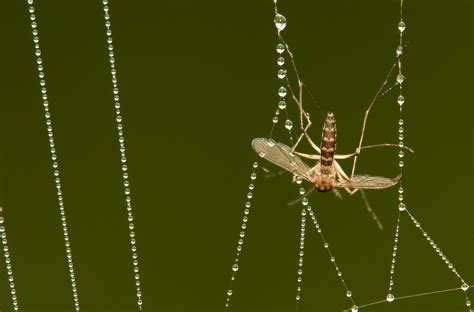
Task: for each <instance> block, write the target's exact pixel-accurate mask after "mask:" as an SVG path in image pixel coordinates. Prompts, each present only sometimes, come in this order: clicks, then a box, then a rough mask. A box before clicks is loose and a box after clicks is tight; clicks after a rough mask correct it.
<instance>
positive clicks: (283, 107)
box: [278, 100, 286, 109]
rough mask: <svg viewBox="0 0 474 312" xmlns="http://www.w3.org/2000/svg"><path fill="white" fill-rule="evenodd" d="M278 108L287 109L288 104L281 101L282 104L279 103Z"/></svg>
mask: <svg viewBox="0 0 474 312" xmlns="http://www.w3.org/2000/svg"><path fill="white" fill-rule="evenodd" d="M278 108H280V109H285V108H286V102H285V101H284V100H281V101H280V102H278Z"/></svg>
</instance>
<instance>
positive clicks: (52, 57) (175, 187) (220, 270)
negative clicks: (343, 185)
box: [0, 0, 474, 312]
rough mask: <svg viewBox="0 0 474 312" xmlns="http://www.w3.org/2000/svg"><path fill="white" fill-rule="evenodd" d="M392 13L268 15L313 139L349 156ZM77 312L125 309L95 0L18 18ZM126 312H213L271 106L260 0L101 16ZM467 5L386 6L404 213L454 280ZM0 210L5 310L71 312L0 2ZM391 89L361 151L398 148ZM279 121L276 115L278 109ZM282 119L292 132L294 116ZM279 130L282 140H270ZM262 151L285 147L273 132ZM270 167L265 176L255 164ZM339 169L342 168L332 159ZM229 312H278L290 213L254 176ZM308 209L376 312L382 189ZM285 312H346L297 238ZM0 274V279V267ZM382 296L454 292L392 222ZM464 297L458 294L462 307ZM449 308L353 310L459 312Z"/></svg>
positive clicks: (325, 264) (450, 304)
mask: <svg viewBox="0 0 474 312" xmlns="http://www.w3.org/2000/svg"><path fill="white" fill-rule="evenodd" d="M398 5H399V3H398V1H377V0H373V1H348V0H346V1H299V2H294V1H281V4H280V11H281V13H282V14H284V15H285V16H286V17H287V19H288V27H287V29H286V30H285V31H284V35H285V37H286V38H287V40H288V42H289V44H290V46H291V47H292V49H293V51H294V53H295V55H296V61H297V63H298V65H299V69H300V74H301V75H302V77H303V80H304V81H305V82H306V83H307V85H308V86H309V88H310V90H311V91H312V93H313V94H314V95H315V97H316V98H317V100H318V104H317V105H316V104H314V103H313V102H311V101H310V100H309V97H306V99H307V101H306V107H307V108H308V111H309V112H310V113H311V114H312V116H313V121H314V123H315V125H314V127H313V128H312V129H311V134H312V136H314V137H315V138H319V136H320V129H321V122H322V119H321V117H320V116H321V114H320V112H322V113H323V114H325V113H326V112H327V110H329V109H331V110H332V111H333V112H334V113H335V116H336V119H337V121H338V130H339V132H338V135H339V136H338V149H339V151H340V152H342V153H346V152H351V151H352V150H353V149H354V147H355V145H356V142H357V140H358V135H359V131H360V126H361V123H362V116H363V112H364V110H365V109H366V107H367V105H368V103H369V102H370V99H371V98H372V96H373V95H374V94H375V92H376V90H377V88H378V86H379V84H380V83H381V82H382V80H383V78H384V76H385V73H386V71H387V69H388V68H389V66H390V65H391V64H392V62H393V59H394V55H395V48H396V46H397V42H398V30H397V28H396V25H397V23H398V19H399V16H398ZM35 7H36V16H37V21H38V25H39V31H40V38H41V47H42V51H43V53H44V54H43V60H44V65H45V71H46V75H47V76H46V80H47V87H48V92H49V98H50V108H51V112H52V119H53V126H54V130H55V139H56V146H57V153H58V155H59V163H60V166H61V169H62V184H63V192H64V199H65V205H66V210H67V216H68V220H69V227H70V236H71V240H72V247H73V256H74V262H75V265H76V277H77V282H78V286H79V296H80V302H81V307H82V311H135V310H136V308H135V294H134V285H133V283H132V273H131V267H130V254H129V243H128V239H127V237H128V234H127V232H128V229H127V222H126V210H125V205H124V200H123V195H122V185H121V176H120V174H121V172H120V169H119V166H120V161H119V153H118V142H117V140H116V130H115V120H114V109H113V102H112V87H111V82H110V73H109V65H108V59H107V54H106V53H107V51H106V46H105V35H104V22H103V12H102V4H101V1H98V0H97V1H90V0H87V1H74V2H72V1H57V0H56V1H45V0H44V1H40V0H38V1H37V2H36V3H35ZM110 8H111V11H110V13H111V17H112V18H111V21H112V30H113V31H114V34H113V38H114V42H115V49H116V50H115V52H116V60H117V63H116V64H117V68H118V78H119V87H120V92H121V103H122V111H123V115H124V125H125V137H126V146H127V154H128V162H129V172H130V178H131V189H132V194H133V201H134V207H135V219H136V220H135V224H136V232H137V239H138V250H139V257H140V260H141V267H140V268H141V275H142V288H143V293H144V310H145V311H170V312H171V311H223V310H224V309H223V307H224V302H225V292H226V290H227V288H228V285H229V278H230V274H231V265H232V262H233V258H234V254H235V248H236V241H237V238H238V232H239V227H240V224H241V217H242V211H243V203H244V202H245V194H246V193H247V184H248V183H249V174H250V172H251V163H252V162H253V160H254V158H255V155H254V153H253V151H252V150H251V148H250V141H251V139H252V138H254V137H262V136H267V135H268V132H269V129H270V126H271V118H272V116H273V113H274V110H275V108H276V104H277V100H278V96H277V94H276V90H277V88H278V86H279V82H278V81H277V79H276V71H277V65H276V57H277V54H276V52H275V45H276V43H277V39H276V31H275V28H274V25H273V5H272V1H270V0H266V1H250V0H248V1H189V0H181V1H175V0H168V1H164V0H162V1H111V3H110ZM472 17H473V4H472V1H469V0H457V1H449V2H446V1H427V0H424V1H405V21H406V23H407V29H406V32H405V35H406V39H407V40H408V41H409V46H408V48H407V50H406V53H405V54H404V60H403V66H404V72H405V75H406V77H407V80H406V83H405V85H404V86H405V91H404V94H405V96H406V99H407V100H406V103H405V105H404V107H405V109H404V119H405V129H406V133H405V134H406V140H405V142H406V144H407V145H409V146H411V147H412V148H414V149H415V150H416V153H415V154H414V155H408V156H407V157H406V158H405V162H406V167H405V170H404V172H405V186H406V187H405V189H406V193H405V198H406V203H407V206H408V207H409V209H410V211H411V212H412V213H413V214H414V215H415V216H416V217H417V218H418V219H419V221H420V222H421V223H422V225H423V227H424V229H426V230H427V231H428V232H429V233H430V235H431V236H432V237H433V238H434V239H435V241H436V242H437V243H438V244H439V246H440V247H441V249H442V250H443V251H444V252H445V254H446V255H448V257H449V259H450V260H451V261H452V262H453V263H454V264H455V266H456V268H457V269H458V271H459V272H460V273H461V274H462V275H463V277H464V278H465V280H466V281H467V282H470V283H473V233H474V232H473V214H472V208H473V125H472V120H473V112H472V105H473V93H472V88H473V55H474V54H473V52H474V51H473V22H472V21H473V19H472ZM0 26H1V27H0V29H1V30H0V38H1V40H2V41H1V42H2V44H1V49H0V65H1V67H0V68H1V74H0V94H1V97H0V138H1V141H0V203H1V205H2V206H3V207H4V216H5V218H6V224H5V225H6V227H7V231H8V238H9V247H10V250H11V257H12V261H13V268H14V274H15V278H16V285H17V291H18V299H19V304H20V308H21V311H25V312H26V311H72V296H71V292H70V287H69V284H68V276H67V270H66V261H65V255H64V250H63V241H62V239H63V238H62V232H61V227H60V222H59V214H58V208H57V205H56V198H55V187H54V183H53V176H52V170H51V161H50V159H49V150H48V144H47V135H46V129H45V125H44V117H43V107H42V105H41V102H40V92H39V84H38V79H37V78H36V68H35V64H34V58H33V51H32V42H31V30H30V26H29V23H28V15H27V6H26V1H13V0H4V1H1V2H0ZM396 93H397V92H396V91H395V92H392V93H390V94H388V95H386V96H385V97H384V98H383V99H382V100H381V101H380V102H378V103H377V105H376V107H375V109H374V111H373V114H372V115H371V116H370V120H369V124H368V128H367V133H366V134H367V135H366V140H365V142H366V143H367V144H369V143H372V144H373V143H382V142H392V143H395V142H397V135H398V133H397V128H398V125H397V121H398V104H396V101H395V99H396ZM289 109H290V114H292V116H294V114H295V107H294V105H289ZM293 120H295V121H296V119H293ZM279 127H281V123H280V124H279ZM275 137H276V138H277V139H281V140H283V141H285V142H287V136H286V134H285V133H284V132H283V131H281V130H278V131H277V132H276V133H275ZM396 153H397V152H396V151H395V150H393V149H386V150H384V149H379V150H372V151H367V152H365V151H364V153H363V155H362V157H361V158H360V162H359V165H360V166H359V167H358V172H360V173H372V174H377V175H385V176H395V175H396V174H397V172H398V167H397V166H396V162H397V157H396ZM260 163H261V164H262V165H264V166H265V167H267V168H268V169H271V170H275V171H276V170H277V169H275V168H274V167H272V166H270V165H268V164H264V162H263V161H261V162H260ZM342 165H343V167H344V168H346V169H347V170H349V167H350V164H349V163H348V162H342ZM258 173H259V178H258V179H257V181H256V190H255V192H254V193H255V197H254V205H253V207H252V211H251V214H250V220H249V223H248V229H247V236H246V241H245V246H244V252H243V254H242V257H241V259H240V270H239V272H238V274H237V281H236V282H235V286H234V295H233V298H232V307H231V311H235V312H237V311H246V312H250V311H259V312H263V311H294V308H295V299H294V298H295V291H296V269H297V249H298V240H299V223H300V221H299V211H300V207H298V206H294V207H288V206H287V205H286V203H287V202H288V201H290V200H292V199H294V198H295V197H296V195H297V194H296V193H297V192H296V187H295V186H294V185H292V184H291V182H290V181H291V180H290V176H289V175H283V176H280V177H278V178H274V179H263V178H262V172H261V171H258ZM368 196H369V199H370V201H371V203H372V206H373V207H374V209H376V211H377V213H378V214H379V217H380V218H381V220H382V222H383V223H384V225H385V228H386V229H385V230H384V231H379V230H378V229H377V228H376V226H375V224H374V223H373V222H372V220H371V219H370V217H369V215H368V214H367V212H366V210H365V208H364V206H363V203H362V200H361V199H360V195H358V194H356V195H354V196H353V198H348V197H347V196H345V198H344V199H343V200H337V199H336V198H334V196H332V195H331V194H320V193H318V194H314V195H313V196H312V197H311V198H310V200H311V203H312V206H313V208H314V209H315V210H316V211H317V214H318V217H319V219H320V220H319V221H320V223H321V225H322V227H323V230H324V234H325V235H326V238H327V240H328V241H329V242H330V244H331V246H332V250H333V252H334V253H335V255H336V259H337V262H338V265H339V266H340V268H341V270H342V271H343V272H344V276H345V279H346V282H347V283H348V285H349V288H350V289H351V290H352V292H353V293H354V299H355V301H356V303H358V304H363V303H367V302H371V301H376V300H382V299H383V298H385V296H386V294H387V288H388V276H389V275H388V271H389V265H390V261H391V250H392V240H393V233H394V227H395V222H396V217H397V214H398V210H397V192H396V188H392V189H389V190H384V191H373V192H368ZM305 250H306V256H305V257H306V258H305V267H304V269H305V273H304V282H303V292H302V295H303V301H302V311H340V310H341V309H343V308H348V307H349V306H350V302H349V300H348V299H347V298H346V297H345V295H344V290H343V288H342V286H341V284H340V282H339V280H338V278H337V276H336V274H335V271H334V269H333V267H332V264H331V263H330V262H329V260H328V258H327V255H326V253H325V250H324V248H322V244H321V241H320V238H319V237H318V236H317V233H316V231H315V230H314V228H313V227H311V226H309V224H308V227H307V240H306V248H305ZM2 268H4V264H3V261H2ZM395 283H396V284H395V290H394V292H393V293H394V294H395V296H402V295H408V294H414V293H420V292H426V291H434V290H439V289H446V288H455V287H459V286H460V282H459V280H458V279H456V278H455V277H454V275H453V274H452V273H451V272H450V271H449V270H448V268H447V267H446V265H444V263H442V261H441V260H440V259H439V257H438V256H437V255H436V254H435V253H434V251H433V249H432V248H431V247H429V245H428V244H427V242H426V241H425V240H424V239H423V237H422V235H421V233H420V232H419V231H418V230H417V229H416V228H415V227H414V226H413V224H412V223H411V222H410V221H409V219H408V218H407V216H406V215H403V219H402V224H401V234H400V246H399V258H398V262H397V268H396V274H395ZM470 295H471V297H473V292H472V290H471V291H470ZM0 309H2V311H11V303H10V299H9V296H8V284H7V276H6V273H5V270H4V269H2V271H1V274H0ZM465 310H466V308H465V305H464V297H463V294H462V292H461V291H456V292H451V293H445V294H439V295H433V296H427V297H420V298H415V299H407V300H403V301H398V302H397V301H395V302H394V303H393V304H391V305H388V304H383V305H378V306H374V307H372V308H371V309H369V308H367V309H365V310H362V311H465Z"/></svg>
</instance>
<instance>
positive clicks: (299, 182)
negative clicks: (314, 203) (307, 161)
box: [296, 176, 303, 184]
mask: <svg viewBox="0 0 474 312" xmlns="http://www.w3.org/2000/svg"><path fill="white" fill-rule="evenodd" d="M302 182H303V178H302V177H300V176H296V184H301V183H302Z"/></svg>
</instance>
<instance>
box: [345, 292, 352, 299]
mask: <svg viewBox="0 0 474 312" xmlns="http://www.w3.org/2000/svg"><path fill="white" fill-rule="evenodd" d="M346 296H347V298H350V297H352V291H350V290H348V291H347V292H346Z"/></svg>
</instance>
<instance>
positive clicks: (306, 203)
mask: <svg viewBox="0 0 474 312" xmlns="http://www.w3.org/2000/svg"><path fill="white" fill-rule="evenodd" d="M301 203H302V204H303V206H307V205H308V199H307V198H306V197H305V198H303V199H302V200H301Z"/></svg>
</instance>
